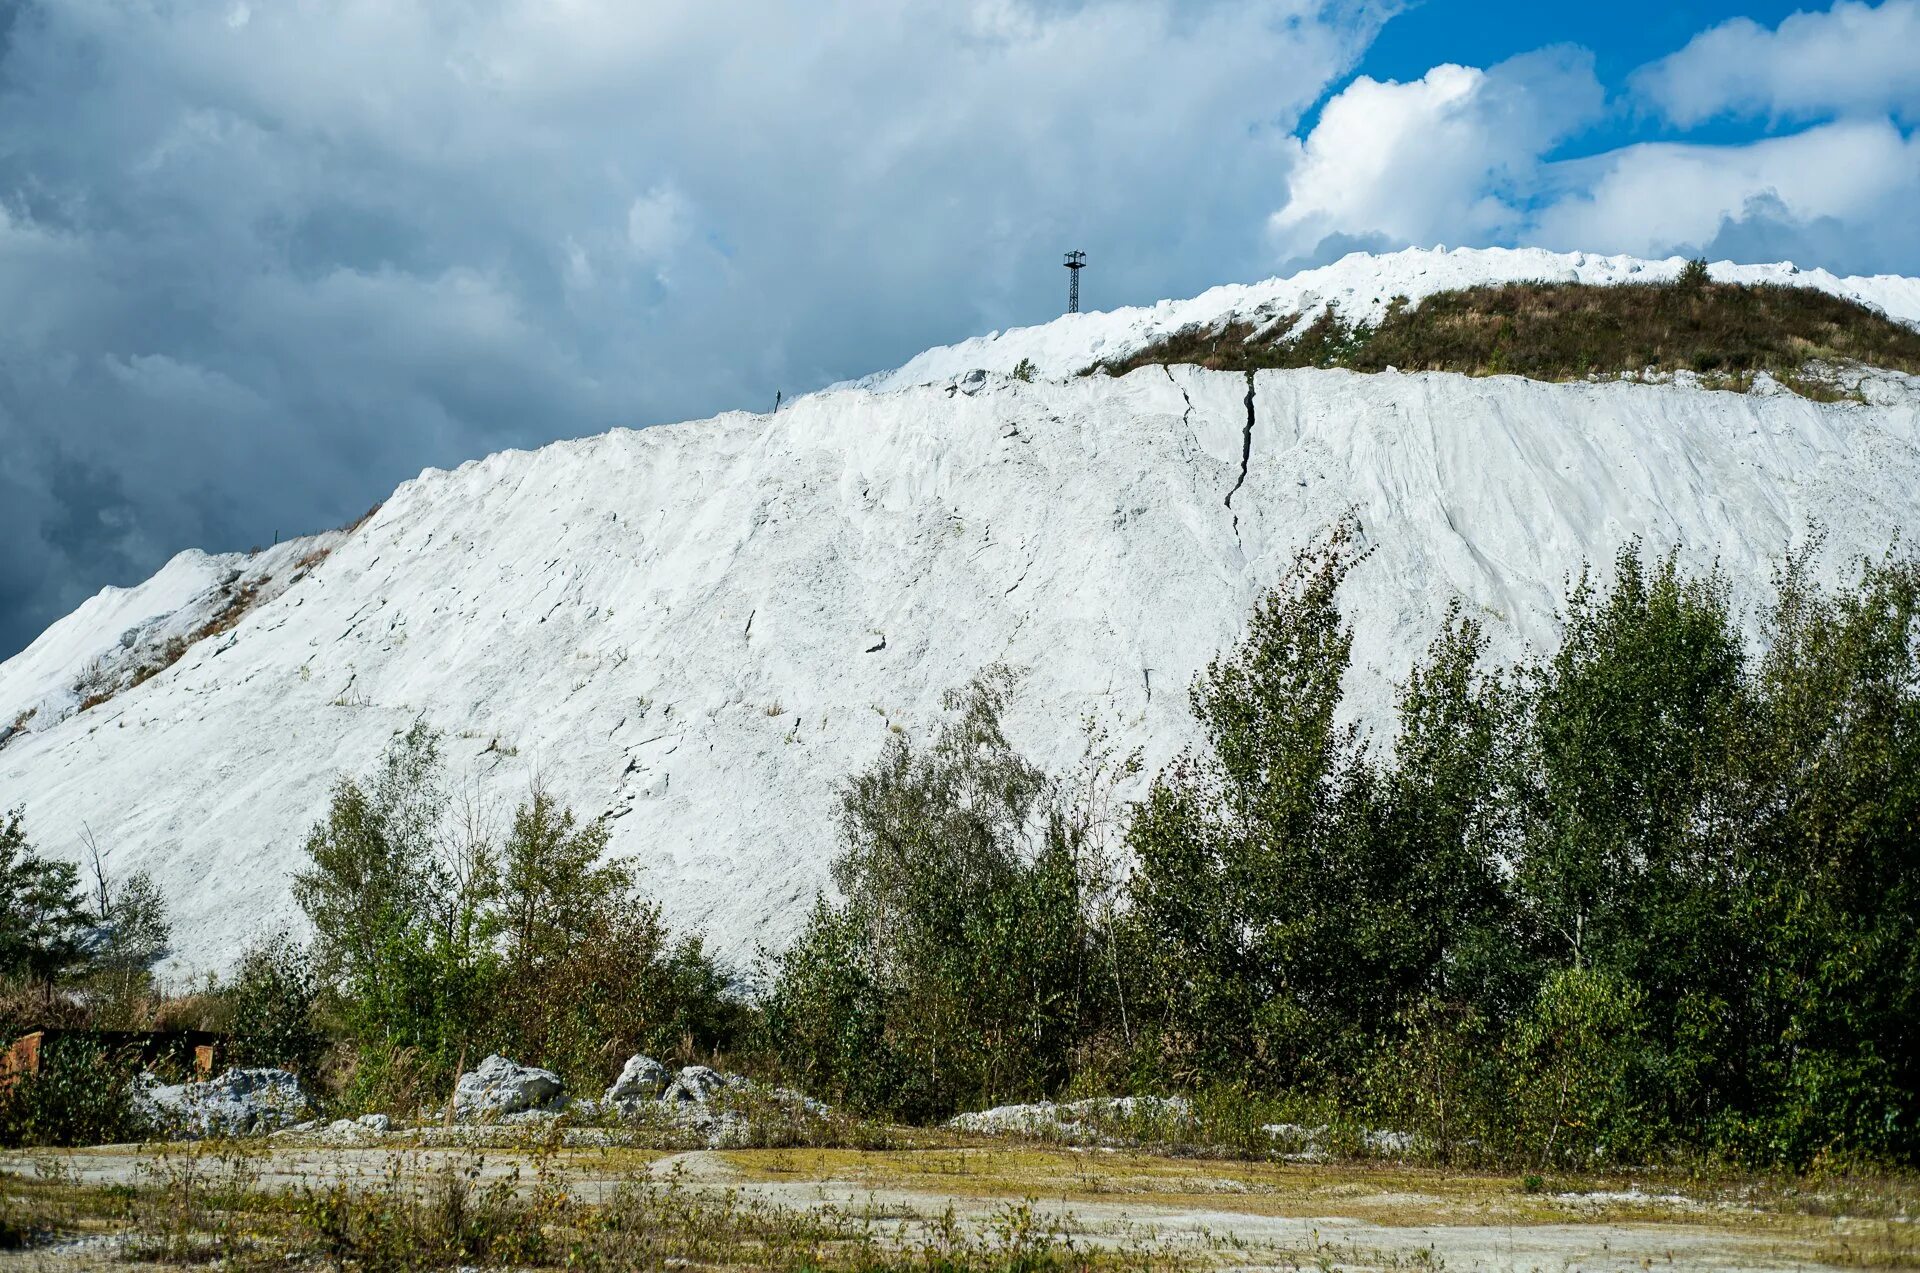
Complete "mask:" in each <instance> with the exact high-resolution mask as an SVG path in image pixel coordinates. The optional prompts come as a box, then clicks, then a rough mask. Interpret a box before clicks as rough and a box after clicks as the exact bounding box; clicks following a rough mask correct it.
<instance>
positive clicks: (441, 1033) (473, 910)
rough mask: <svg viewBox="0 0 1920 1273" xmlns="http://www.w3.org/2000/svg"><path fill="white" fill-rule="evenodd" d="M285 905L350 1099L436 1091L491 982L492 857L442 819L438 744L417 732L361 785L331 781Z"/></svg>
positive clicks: (470, 1035) (479, 1021)
mask: <svg viewBox="0 0 1920 1273" xmlns="http://www.w3.org/2000/svg"><path fill="white" fill-rule="evenodd" d="M305 851H306V856H307V859H308V863H309V865H308V866H307V868H306V869H305V870H302V871H300V872H298V873H296V875H295V876H294V880H293V895H294V899H295V900H296V901H297V902H298V903H299V904H300V906H301V908H302V909H303V910H304V911H305V912H306V915H307V918H308V920H309V921H310V922H311V923H312V926H313V929H314V932H315V966H316V971H317V973H318V974H319V976H320V977H321V978H322V980H323V982H324V983H325V984H327V985H328V986H330V987H331V988H332V990H333V992H334V998H335V1001H336V1003H337V1005H338V1009H339V1013H340V1016H341V1019H342V1024H343V1025H344V1027H345V1029H346V1031H347V1033H348V1034H349V1035H350V1036H351V1037H352V1038H353V1039H354V1040H355V1042H356V1043H357V1045H358V1046H359V1049H360V1054H361V1055H360V1067H359V1069H358V1071H357V1074H356V1078H357V1081H358V1082H359V1083H360V1084H361V1085H362V1088H363V1093H362V1094H363V1095H368V1094H370V1093H372V1092H375V1091H381V1092H384V1093H385V1094H386V1096H387V1099H397V1098H399V1097H400V1096H401V1095H402V1094H403V1093H404V1092H405V1091H406V1090H407V1089H408V1088H409V1087H410V1086H411V1085H413V1084H415V1083H427V1084H429V1085H433V1084H439V1083H443V1082H444V1081H446V1080H447V1079H449V1078H450V1077H451V1072H452V1070H453V1068H454V1067H455V1065H456V1064H457V1063H458V1061H459V1058H460V1057H461V1056H462V1055H463V1054H465V1053H466V1052H468V1051H469V1050H471V1048H472V1047H473V1045H475V1044H476V1043H478V1042H480V1041H481V1039H480V1036H481V1035H482V1033H483V1031H484V1029H485V1026H486V1022H487V1015H486V1013H485V1012H484V1010H483V1005H484V1004H485V1003H486V1002H487V1001H488V999H489V997H490V995H491V993H492V988H493V985H494V977H495V964H496V955H495V952H494V949H493V945H492V928H491V913H490V911H489V904H490V902H491V900H492V896H493V893H494V890H495V888H496V884H495V871H494V868H493V850H492V848H491V846H490V845H489V844H488V843H487V841H486V838H485V836H484V834H483V833H482V828H480V827H479V825H478V823H477V822H476V821H475V820H474V819H469V820H468V821H467V822H466V824H465V825H464V826H463V825H459V824H458V823H457V822H456V820H455V819H454V818H453V816H452V807H451V802H450V801H449V799H448V797H447V792H446V787H445V782H444V778H443V768H442V764H441V756H440V736H439V734H438V733H436V732H435V731H434V730H433V729H432V728H431V727H429V726H428V725H427V724H426V723H425V722H424V721H417V722H415V724H414V725H413V726H412V727H411V728H409V729H408V730H407V731H406V732H405V733H404V734H402V735H399V736H397V737H396V738H395V740H394V742H393V743H392V745H391V746H389V748H388V749H387V752H386V754H385V755H384V756H383V757H382V760H381V763H380V766H379V768H378V769H377V770H376V771H375V773H374V775H373V776H372V778H371V779H370V780H368V781H366V782H364V783H363V782H361V781H358V780H355V779H353V778H350V777H349V778H343V779H341V780H340V782H339V783H338V784H337V785H336V786H335V788H334V795H333V801H332V803H331V805H330V806H329V808H328V810H327V814H326V816H325V817H324V818H322V819H321V820H320V821H319V822H318V823H316V824H315V825H314V827H313V829H312V830H311V831H310V832H309V833H308V835H307V839H306V844H305Z"/></svg>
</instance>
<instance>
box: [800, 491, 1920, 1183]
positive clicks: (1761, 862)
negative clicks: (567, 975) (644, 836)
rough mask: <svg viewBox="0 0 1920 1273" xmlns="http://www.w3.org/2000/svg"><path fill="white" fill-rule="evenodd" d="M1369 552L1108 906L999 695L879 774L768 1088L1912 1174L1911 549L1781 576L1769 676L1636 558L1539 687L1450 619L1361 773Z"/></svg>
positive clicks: (1265, 646)
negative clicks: (1352, 665) (1348, 701)
mask: <svg viewBox="0 0 1920 1273" xmlns="http://www.w3.org/2000/svg"><path fill="white" fill-rule="evenodd" d="M1359 557H1360V553H1359V552H1358V551H1357V549H1356V547H1355V538H1354V528H1353V527H1352V525H1351V524H1347V525H1344V526H1342V527H1341V528H1340V529H1339V530H1338V531H1337V532H1336V533H1335V534H1334V535H1333V536H1332V537H1331V539H1330V540H1329V541H1328V542H1326V543H1324V544H1322V545H1321V546H1319V547H1318V548H1316V549H1315V550H1313V551H1310V552H1307V553H1304V554H1302V555H1301V556H1300V557H1299V558H1298V559H1297V560H1296V561H1295V563H1294V565H1293V567H1292V569H1291V570H1290V572H1289V573H1288V575H1287V576H1286V578H1285V579H1284V580H1283V581H1282V582H1281V583H1280V585H1279V586H1278V587H1276V588H1274V589H1273V590H1271V591H1270V592H1268V593H1267V594H1266V595H1265V596H1264V597H1263V598H1262V599H1261V600H1260V602H1259V604H1258V605H1257V607H1256V608H1255V610H1254V613H1253V615H1252V617H1251V621H1250V624H1249V627H1248V631H1247V633H1246V635H1245V637H1244V639H1243V640H1242V642H1241V643H1240V645H1239V646H1238V647H1237V648H1235V649H1233V650H1231V651H1229V652H1227V653H1224V654H1222V655H1221V656H1220V657H1218V658H1216V659H1215V660H1214V661H1213V662H1212V663H1211V664H1210V665H1209V666H1208V667H1207V669H1206V671H1205V672H1204V673H1203V674H1202V675H1201V676H1200V677H1199V679H1198V680H1197V682H1196V684H1195V686H1194V687H1193V694H1192V702H1193V710H1194V712H1195V715H1196V717H1197V719H1198V721H1199V723H1200V725H1201V732H1202V736H1203V739H1204V744H1203V745H1202V746H1200V747H1198V748H1196V749H1195V750H1194V751H1192V752H1190V753H1188V754H1186V755H1184V756H1182V757H1180V758H1179V759H1178V760H1177V761H1175V762H1174V763H1173V764H1172V765H1170V766H1169V767H1168V768H1167V769H1166V770H1165V771H1164V772H1162V773H1160V774H1159V775H1158V776H1157V777H1156V778H1155V779H1154V781H1153V783H1152V786H1151V789H1150V791H1149V794H1148V795H1147V797H1146V799H1145V800H1144V802H1143V803H1142V804H1141V805H1140V806H1139V807H1138V809H1137V810H1135V811H1134V813H1133V815H1132V818H1131V821H1130V823H1129V824H1128V826H1127V829H1126V848H1127V850H1128V852H1129V855H1130V856H1131V858H1132V860H1133V869H1132V872H1131V875H1130V878H1129V880H1128V882H1127V884H1126V886H1125V899H1124V905H1119V906H1115V905H1113V904H1112V903H1111V901H1110V900H1109V898H1108V896H1107V894H1106V891H1105V886H1106V883H1107V881H1108V879H1109V875H1110V866H1109V864H1108V862H1107V860H1106V856H1107V855H1105V854H1103V853H1101V852H1098V851H1093V850H1094V848H1095V846H1093V845H1092V844H1091V843H1090V841H1091V837H1089V836H1087V835H1086V834H1085V832H1084V829H1083V827H1082V825H1081V824H1080V823H1077V822H1076V821H1075V820H1074V818H1073V817H1072V816H1070V815H1069V814H1068V813H1067V812H1066V810H1069V809H1071V808H1072V807H1073V795H1072V793H1071V791H1070V790H1067V789H1066V788H1065V787H1063V786H1056V785H1054V784H1050V783H1048V782H1047V781H1046V780H1045V779H1043V778H1041V777H1040V776H1039V775H1038V774H1037V773H1035V772H1034V771H1033V770H1032V768H1031V767H1030V766H1028V765H1027V764H1026V763H1025V762H1024V761H1022V760H1020V758H1019V757H1018V756H1017V755H1016V754H1015V753H1014V752H1013V750H1012V749H1011V748H1010V746H1009V745H1008V744H1007V743H1006V740H1005V738H1004V736H1003V735H1002V734H1001V732H1000V729H999V712H1000V710H1001V708H1002V707H1003V706H1004V704H1005V701H1006V699H1005V692H1006V691H1005V688H1004V682H1003V681H1001V680H999V679H996V678H993V677H989V678H986V679H984V680H982V681H981V682H979V683H977V684H976V685H975V686H974V687H973V688H972V689H971V690H970V691H969V692H968V693H967V694H966V695H963V696H961V697H960V699H959V700H958V702H957V705H958V706H959V708H960V709H961V710H960V711H959V713H958V715H957V717H956V719H954V720H953V721H952V722H951V723H950V724H949V725H948V726H947V727H946V728H945V729H944V730H943V731H942V732H941V733H940V734H939V736H938V737H937V738H936V739H935V740H934V741H933V742H932V743H931V744H930V745H929V746H928V747H927V748H926V749H925V751H924V752H922V751H920V750H916V749H915V748H914V747H913V746H912V745H911V744H909V743H907V742H905V741H896V742H895V743H893V744H891V745H890V746H889V749H888V751H887V753H886V755H885V756H883V757H882V759H881V761H880V762H879V764H877V765H876V766H875V767H874V768H872V769H870V770H868V771H867V772H866V773H865V774H863V775H862V776H861V777H860V778H859V779H857V780H856V781H855V782H854V783H853V784H852V785H851V786H850V787H849V788H848V789H847V790H846V792H845V795H844V816H845V820H846V828H847V848H846V850H845V851H844V853H843V855H842V857H841V858H840V861H839V864H838V868H837V879H838V882H839V884H840V886H841V889H842V891H843V893H844V895H845V900H844V901H842V902H839V903H830V902H826V901H822V902H821V903H820V904H819V906H818V908H817V909H816V911H815V913H814V916H813V919H812V922H811V924H810V925H809V927H808V929H807V932H806V934H805V935H804V936H803V937H802V938H801V940H800V941H799V943H798V944H796V945H795V946H794V947H793V949H791V950H790V951H788V952H786V954H785V955H784V956H782V957H781V958H780V959H779V960H778V961H777V962H776V964H775V965H774V968H773V973H774V977H773V985H772V991H771V994H770V996H769V998H768V1015H767V1021H768V1023H769V1025H771V1026H773V1027H774V1030H773V1034H772V1039H771V1046H772V1047H773V1049H774V1050H775V1051H776V1052H777V1053H778V1055H779V1056H780V1058H781V1060H782V1062H783V1063H784V1064H785V1065H786V1066H788V1067H789V1068H791V1069H793V1070H794V1071H796V1072H799V1073H803V1074H805V1075H806V1076H807V1077H808V1078H809V1079H810V1080H811V1081H813V1082H814V1083H815V1084H816V1086H818V1087H820V1088H821V1089H822V1090H825V1091H828V1092H831V1093H832V1094H833V1095H835V1096H837V1097H838V1098H840V1099H842V1100H846V1101H849V1102H852V1103H853V1104H855V1105H857V1106H860V1107H863V1108H866V1109H869V1110H872V1111H874V1112H879V1113H905V1114H909V1115H912V1116H917V1117H931V1116H935V1115H939V1114H942V1113H946V1112H949V1111H951V1110H953V1109H956V1108H960V1107H963V1106H971V1105H978V1104H981V1103H986V1102H989V1101H992V1100H996V1099H1006V1098H1020V1097H1038V1096H1044V1095H1050V1094H1053V1093H1056V1092H1059V1091H1061V1090H1063V1089H1065V1088H1067V1087H1070V1086H1073V1085H1076V1084H1077V1086H1078V1087H1079V1088H1080V1089H1082V1090H1093V1089H1097V1088H1104V1089H1109V1090H1112V1089H1132V1090H1139V1091H1147V1090H1169V1089H1181V1088H1189V1089H1191V1088H1201V1087H1206V1086H1208V1085H1217V1084H1222V1083H1229V1084H1238V1085H1241V1086H1242V1087H1243V1088H1244V1089H1245V1090H1248V1091H1268V1092H1283V1091H1291V1092H1298V1093H1310V1094H1317V1095H1320V1096H1322V1097H1325V1098H1327V1099H1328V1100H1329V1101H1330V1102H1331V1103H1332V1104H1333V1105H1334V1106H1336V1107H1338V1108H1343V1109H1347V1110H1350V1111H1354V1112H1355V1113H1356V1115H1358V1116H1361V1117H1366V1118H1371V1119H1374V1120H1376V1124H1377V1125H1388V1126H1394V1127H1400V1128H1405V1129H1408V1130H1413V1131H1416V1132H1419V1133H1421V1134H1422V1135H1423V1136H1425V1137H1426V1138H1427V1139H1428V1141H1429V1143H1430V1144H1432V1145H1433V1146H1434V1147H1435V1148H1436V1149H1437V1151H1438V1152H1440V1153H1441V1154H1442V1155H1456V1156H1478V1157H1481V1158H1489V1159H1499V1160H1504V1161H1519V1160H1526V1161H1537V1162H1540V1163H1542V1164H1572V1163H1578V1164H1585V1163H1590V1162H1593V1161H1597V1160H1610V1161H1645V1160H1647V1159H1648V1158H1650V1157H1656V1156H1659V1155H1662V1154H1665V1153H1669V1152H1672V1151H1675V1150H1678V1149H1681V1148H1691V1149H1694V1150H1698V1149H1702V1148H1704V1149H1707V1150H1710V1151H1711V1152H1713V1153H1714V1154H1717V1155H1721V1156H1724V1157H1727V1158H1731V1159H1735V1160H1738V1161H1741V1162H1745V1163H1749V1164H1776V1163H1786V1164H1794V1165H1800V1164H1805V1163H1807V1162H1809V1161H1810V1160H1812V1159H1813V1158H1815V1157H1816V1156H1819V1155H1823V1154H1852V1155H1867V1156H1874V1157H1881V1158H1894V1159H1902V1160H1907V1161H1910V1160H1911V1159H1912V1157H1913V1156H1914V1152H1915V1149H1916V1147H1917V1143H1920V1142H1917V1141H1916V1136H1915V1122H1914V1119H1915V1114H1916V1110H1915V1101H1916V1095H1915V1094H1916V1083H1917V1081H1920V1066H1917V1065H1916V1043H1915V1031H1914V1030H1913V1023H1914V1021H1915V1020H1916V1019H1920V1018H1917V1017H1916V1015H1915V1014H1916V1010H1917V1009H1920V999H1917V998H1916V993H1917V992H1920V945H1917V944H1916V942H1915V936H1916V933H1915V927H1916V914H1917V913H1920V912H1917V911H1916V901H1917V900H1920V899H1916V896H1915V889H1916V866H1917V865H1920V863H1917V861H1916V854H1917V850H1920V836H1917V834H1916V828H1917V827H1920V614H1917V613H1916V611H1917V610H1920V559H1916V558H1915V557H1913V556H1912V555H1907V556H1890V557H1888V558H1887V559H1886V560H1884V561H1878V562H1868V563H1865V564H1864V565H1863V566H1862V567H1861V570H1860V573H1859V575H1858V577H1857V579H1856V580H1855V581H1854V583H1853V585H1852V586H1851V587H1848V588H1844V589H1840V590H1828V589H1825V588H1822V587H1821V586H1819V585H1818V584H1817V583H1816V582H1815V581H1814V579H1813V576H1812V573H1811V566H1810V556H1808V555H1801V556H1796V557H1795V558H1793V559H1792V560H1791V561H1789V562H1788V564H1787V565H1786V567H1785V568H1784V570H1783V571H1782V572H1781V573H1780V575H1779V578H1778V580H1777V583H1778V590H1777V599H1776V601H1775V603H1774V605H1773V608H1772V611H1771V613H1770V614H1769V615H1768V616H1767V623H1766V625H1765V641H1764V645H1763V647H1762V648H1761V649H1759V650H1758V651H1757V652H1755V651H1750V650H1749V649H1748V648H1747V646H1746V644H1745V642H1744V641H1743V639H1742V637H1741V634H1740V631H1739V629H1738V627H1737V624H1736V622H1735V617H1734V615H1733V614H1732V611H1731V606H1730V602H1729V599H1728V588H1727V581H1726V580H1725V578H1724V577H1722V576H1721V575H1719V574H1718V573H1714V572H1709V573H1707V574H1705V575H1699V576H1692V575H1688V574H1686V573H1684V572H1683V571H1681V570H1680V569H1679V567H1678V566H1677V564H1676V563H1675V561H1674V560H1673V559H1672V558H1671V557H1669V558H1667V559H1664V560H1659V561H1647V560H1644V559H1643V556H1642V554H1641V553H1640V551H1639V550H1638V548H1637V547H1634V548H1630V549H1628V550H1626V551H1624V552H1623V553H1622V554H1621V555H1620V556H1619V558H1618V559H1617V561H1616V562H1615V563H1614V572H1613V577H1612V579H1611V581H1610V582H1609V583H1607V584H1606V585H1604V586H1603V585H1602V584H1601V583H1599V582H1598V581H1596V580H1594V579H1593V578H1591V577H1583V578H1582V579H1581V580H1580V581H1579V583H1578V584H1577V586H1575V587H1574V588H1573V590H1572V592H1571V595H1570V596H1569V598H1568V601H1567V607H1566V613H1565V616H1564V618H1565V625H1564V636H1563V638H1562V641H1561V643H1560V646H1559V648H1558V649H1557V650H1555V651H1553V652H1552V653H1551V654H1549V655H1547V656H1545V657H1543V658H1540V659H1538V660H1537V661H1533V662H1528V663H1523V664H1521V665H1518V666H1514V667H1494V666H1490V665H1489V664H1488V663H1487V660H1486V659H1485V658H1484V648H1485V638H1484V635H1483V633H1482V631H1481V629H1480V626H1479V624H1478V623H1477V622H1475V621H1474V620H1473V619H1472V618H1471V617H1470V616H1468V615H1466V614H1465V613H1463V612H1460V611H1455V612H1454V613H1453V614H1452V615H1451V617H1450V618H1449V621H1448V622H1447V624H1446V625H1445V628H1444V630H1443V631H1442V632H1441V634H1440V635H1439V637H1438V638H1437V639H1436V640H1435V641H1434V643H1433V645H1432V646H1431V648H1430V649H1429V650H1428V651H1427V652H1426V654H1425V656H1424V657H1423V658H1422V659H1421V660H1420V662H1419V663H1418V664H1417V665H1416V667H1415V668H1414V669H1413V672H1412V674H1411V675H1410V676H1409V678H1408V680H1407V682H1406V684H1405V685H1404V687H1403V688H1402V691H1401V693H1400V698H1399V703H1398V711H1397V730H1396V732H1395V733H1394V735H1393V736H1392V738H1391V740H1390V741H1389V742H1387V743H1386V744H1384V745H1376V744H1375V743H1373V742H1372V741H1370V740H1368V739H1366V738H1364V737H1362V735H1361V734H1360V733H1359V732H1358V731H1357V730H1356V729H1355V728H1354V727H1353V726H1352V725H1348V724H1342V718H1341V715H1340V707H1341V685H1342V680H1343V677H1344V674H1345V672H1346V671H1347V667H1348V662H1349V657H1350V651H1351V646H1352V630H1351V628H1350V627H1349V626H1348V625H1347V624H1346V623H1345V621H1344V620H1343V619H1342V618H1341V616H1340V612H1339V609H1338V605H1337V601H1338V596H1339V591H1340V588H1341V585H1342V582H1343V580H1344V579H1345V578H1346V577H1347V575H1348V573H1349V571H1351V569H1352V568H1353V566H1354V565H1355V563H1356V562H1357V561H1358V559H1359ZM1001 1049H1008V1050H1010V1051H1011V1052H1012V1054H1013V1056H1014V1057H1015V1058H1017V1063H1010V1062H1009V1061H1008V1060H1007V1059H1006V1058H1004V1057H1002V1056H1001V1054H1000V1050H1001Z"/></svg>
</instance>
